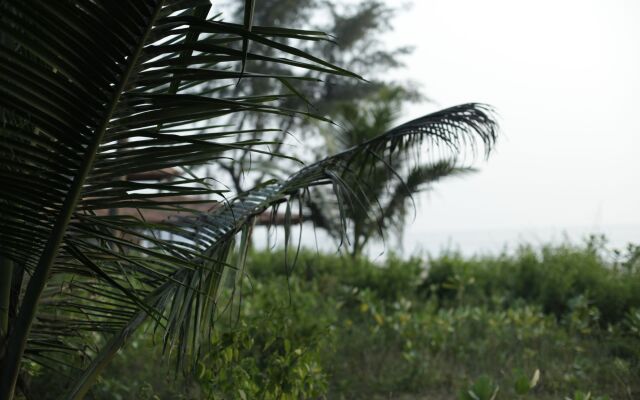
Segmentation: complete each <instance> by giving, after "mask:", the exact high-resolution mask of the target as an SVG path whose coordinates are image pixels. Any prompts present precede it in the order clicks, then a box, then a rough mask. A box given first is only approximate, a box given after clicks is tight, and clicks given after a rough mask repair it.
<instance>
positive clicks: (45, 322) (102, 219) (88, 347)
mask: <svg viewBox="0 0 640 400" xmlns="http://www.w3.org/2000/svg"><path fill="white" fill-rule="evenodd" d="M253 3H254V2H253V1H251V0H247V1H245V10H244V16H243V21H242V23H239V24H234V23H226V22H222V21H221V20H220V19H219V16H217V15H216V13H215V12H214V10H212V6H211V3H210V2H209V1H208V0H164V1H162V0H140V1H135V2H133V1H132V2H113V1H110V0H69V1H65V2H56V3H55V4H54V3H52V2H48V1H34V2H24V1H18V0H9V1H3V2H0V20H1V23H0V53H1V54H2V57H0V71H1V73H0V155H1V156H0V160H1V161H0V283H1V284H0V398H1V399H3V400H4V399H6V400H11V399H12V398H14V395H15V388H16V385H17V386H18V387H20V388H21V389H22V390H23V391H24V392H26V391H27V386H28V384H27V383H26V379H23V378H24V372H25V371H26V369H28V368H30V367H31V366H32V365H33V364H34V363H35V364H38V365H40V366H42V367H45V368H51V369H52V370H54V371H56V372H59V373H61V374H62V378H64V379H65V380H66V381H68V382H69V383H68V386H67V387H68V393H67V394H66V396H65V398H69V399H80V398H83V397H84V394H85V393H86V392H87V390H88V389H89V387H90V386H91V384H92V382H94V381H95V379H96V377H97V376H98V375H99V373H100V371H102V369H104V368H105V366H106V365H107V364H108V363H109V361H110V360H111V359H112V358H113V357H114V355H115V354H116V353H117V352H118V350H119V349H120V348H122V346H123V345H124V344H125V343H126V341H127V339H128V338H129V337H130V336H131V333H132V332H133V331H135V330H136V329H138V328H139V327H140V326H141V325H142V324H143V322H145V321H147V320H149V321H150V322H152V323H153V325H155V327H156V330H157V331H158V332H160V333H161V334H162V337H163V340H162V345H163V348H164V349H165V350H166V351H169V352H171V353H172V354H173V355H175V358H176V359H177V365H176V367H177V368H178V369H190V368H192V367H193V366H195V365H197V360H198V359H199V357H200V356H201V355H202V354H203V352H204V351H206V346H207V344H208V343H209V336H210V332H211V329H212V327H213V325H214V323H215V321H216V318H217V316H218V313H219V310H218V306H219V304H224V303H221V302H223V300H224V299H223V298H222V297H221V296H222V295H223V293H225V291H224V290H223V289H224V285H225V282H227V279H225V276H226V272H227V271H229V270H232V271H242V266H243V262H244V253H245V252H246V249H247V244H248V242H249V237H250V234H251V227H252V221H253V219H254V217H255V216H257V215H259V214H261V213H263V212H264V211H265V210H266V209H268V208H270V207H274V206H277V205H279V204H283V203H284V204H285V205H286V207H287V209H290V208H291V207H292V206H293V204H297V203H299V202H300V201H301V200H300V199H302V198H304V197H305V196H307V195H308V194H309V188H310V187H314V186H318V185H329V186H331V187H333V188H334V189H335V190H336V191H337V192H338V193H340V199H341V202H343V203H344V202H350V203H363V202H364V200H363V199H362V196H361V195H360V194H359V193H358V192H357V191H355V190H353V189H352V188H350V187H349V185H350V183H349V182H353V181H352V180H350V178H349V176H350V175H351V174H352V173H353V172H354V171H360V173H364V171H366V170H368V169H371V168H374V166H375V165H376V164H378V163H381V162H382V160H385V159H387V158H388V157H391V156H392V155H393V154H396V153H398V152H402V151H406V149H408V148H410V147H415V146H419V144H420V143H427V144H435V145H437V146H440V147H442V146H445V147H447V146H448V147H453V148H456V146H457V145H461V144H464V143H468V142H473V141H479V142H481V143H483V144H485V145H486V146H487V148H488V149H490V148H491V147H492V146H493V143H494V140H495V132H496V130H495V124H494V122H493V120H492V118H491V116H490V113H488V110H487V108H486V107H484V106H481V105H477V104H466V105H461V106H458V107H454V108H450V109H447V110H443V111H441V112H438V113H434V114H430V115H427V116H425V117H422V118H419V119H417V120H414V121H411V122H408V123H405V124H402V125H400V126H399V127H396V128H393V129H391V130H389V131H388V132H385V133H383V134H382V135H380V136H377V137H375V138H372V139H369V140H367V141H364V142H362V143H360V144H359V145H358V146H356V147H352V148H350V149H347V150H344V151H342V152H339V153H337V154H334V155H331V156H329V157H326V158H324V159H322V160H319V161H318V162H316V163H313V164H310V165H307V166H305V167H304V168H297V169H292V168H290V169H289V175H288V177H285V178H283V179H279V180H278V179H272V180H267V181H263V182H260V183H259V184H258V185H256V186H255V187H254V188H251V189H249V190H246V191H242V192H239V193H229V191H228V190H226V189H225V188H224V187H222V186H221V185H219V184H217V181H216V179H215V178H216V177H206V176H200V174H201V173H202V171H203V170H204V168H201V167H202V166H204V165H207V163H210V162H212V161H215V160H220V159H223V158H225V157H229V154H230V152H233V151H235V150H238V149H240V150H247V151H251V152H254V153H256V154H267V155H269V156H271V155H274V156H276V158H275V159H277V160H279V159H290V158H291V156H290V155H289V154H286V153H283V152H280V151H273V150H272V147H270V146H272V145H273V142H272V141H271V140H269V139H268V138H265V137H263V136H262V135H260V133H262V132H264V129H257V128H255V127H254V128H251V127H249V128H245V129H238V128H234V127H232V126H228V125H227V124H226V123H227V122H228V118H229V116H230V115H233V114H238V115H242V114H246V113H250V112H251V113H255V112H259V113H263V114H267V115H272V116H274V117H278V116H286V117H289V116H292V115H295V116H299V117H304V118H319V119H323V117H322V116H317V115H314V114H312V113H310V112H308V111H307V110H306V109H292V108H290V107H287V106H286V105H285V104H286V101H287V100H288V98H289V95H283V94H280V92H275V93H274V92H270V91H267V92H265V93H251V94H246V95H229V94H228V93H227V92H226V91H225V89H226V88H227V87H228V86H229V85H238V86H241V85H244V84H246V83H247V82H251V81H252V80H263V79H267V80H269V79H270V80H274V81H276V82H283V81H286V82H287V84H286V85H285V86H286V87H293V84H294V83H295V82H297V81H303V82H306V81H308V80H309V79H311V78H310V77H308V76H306V75H305V74H304V71H306V70H310V69H311V70H314V71H317V72H322V73H323V74H327V75H340V76H345V77H351V78H355V79H358V78H359V77H358V76H357V75H355V74H353V73H351V72H349V71H346V70H344V69H342V68H340V67H337V66H335V65H334V64H332V63H331V62H328V61H326V60H324V59H322V58H320V57H317V56H314V55H312V54H310V53H308V52H305V51H303V50H301V49H300V48H299V47H295V46H289V45H287V44H286V43H285V42H287V41H290V40H295V41H298V42H300V43H305V42H308V41H318V40H320V41H327V40H329V37H327V36H326V35H325V34H324V33H322V32H317V31H304V30H297V29H286V28H283V27H279V26H276V27H265V26H256V25H255V24H254V23H253V15H254V4H253ZM264 48H268V49H270V50H269V52H262V51H261V49H264ZM272 51H275V53H276V54H277V55H274V54H273V53H272ZM256 60H260V61H261V62H270V63H274V64H276V65H277V64H281V65H290V66H295V67H296V70H297V71H298V72H297V73H295V74H293V75H288V76H282V75H279V74H277V73H274V74H265V73H259V72H256V71H254V70H253V69H252V63H253V62H254V61H256ZM294 72H295V71H294ZM270 87H271V86H270ZM247 132H249V133H250V134H251V139H246V136H245V134H246V133H247ZM425 140H426V142H425ZM434 149H435V147H434ZM382 164H384V162H382ZM163 169H164V170H169V171H173V172H172V174H174V176H173V177H172V179H169V180H165V181H161V182H159V181H150V180H137V179H136V178H135V177H136V176H139V174H144V173H150V172H154V171H158V170H163ZM178 197H179V198H180V200H177V198H178ZM203 197H208V198H207V199H206V200H203ZM210 198H217V199H219V203H218V206H217V207H215V208H212V209H211V210H210V211H208V212H202V211H199V210H198V209H197V207H192V205H193V204H197V203H200V202H202V201H207V202H210V201H211V199H210ZM108 209H111V210H116V211H118V210H130V209H135V210H138V211H139V213H138V215H137V216H136V215H135V214H132V213H129V212H126V213H118V212H113V213H105V212H104V210H108ZM148 210H163V211H168V212H170V213H171V214H178V215H177V216H175V217H171V218H167V219H165V220H163V221H153V222H151V221H147V220H146V219H145V217H144V215H145V211H148ZM228 292H232V290H229V291H228ZM62 378H61V379H62Z"/></svg>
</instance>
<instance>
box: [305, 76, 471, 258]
mask: <svg viewBox="0 0 640 400" xmlns="http://www.w3.org/2000/svg"><path fill="white" fill-rule="evenodd" d="M411 96H412V94H411V93H407V91H406V90H405V89H403V88H401V87H385V88H383V89H380V90H379V91H378V92H377V93H375V94H373V95H371V96H369V97H368V98H365V99H363V100H360V101H352V102H341V103H339V104H337V106H336V110H335V112H334V114H333V118H334V121H336V123H337V124H338V125H339V126H340V128H339V129H337V130H336V129H332V130H331V132H328V131H325V138H326V147H325V151H324V152H323V153H322V154H319V156H320V157H323V156H324V154H325V153H326V154H333V153H337V152H340V151H344V150H345V149H348V148H352V147H355V146H359V145H361V144H362V143H365V142H366V141H368V140H371V139H372V138H374V137H376V136H378V135H380V134H381V133H382V132H387V131H388V130H389V129H391V128H392V127H393V126H394V123H396V121H397V118H398V117H399V115H400V113H401V109H402V104H403V103H404V102H406V101H407V100H410V99H411ZM383 161H384V162H383V163H380V164H378V165H376V166H375V167H372V168H369V169H359V170H357V171H354V172H353V173H351V174H349V175H347V176H346V178H345V180H346V182H347V185H348V186H349V187H351V188H353V190H356V191H357V192H358V196H357V199H358V202H357V203H353V202H344V204H343V205H342V210H340V209H339V207H338V201H339V200H337V201H336V198H335V196H333V194H331V195H329V193H328V191H327V190H324V188H320V189H315V190H314V192H313V195H312V196H310V197H309V200H308V201H307V207H308V208H309V210H310V212H311V220H312V221H313V222H314V225H315V226H316V227H317V228H321V229H324V230H326V231H327V232H328V233H329V234H330V235H332V236H333V237H334V238H336V239H338V240H340V241H341V243H342V242H343V241H346V242H347V244H348V245H349V248H350V254H351V256H352V257H357V256H358V255H360V254H361V253H362V251H363V249H364V247H365V246H366V245H367V243H369V242H370V240H371V239H384V237H385V233H386V232H388V231H393V232H395V233H396V234H397V236H398V237H399V238H401V236H402V232H403V230H404V225H405V222H406V218H407V216H408V213H409V211H410V210H411V202H412V201H413V198H412V196H413V195H414V194H416V193H418V192H420V191H422V190H425V189H428V188H430V185H431V184H432V183H434V182H436V181H437V180H439V179H442V178H444V177H449V176H453V175H460V174H462V173H467V172H470V171H471V168H464V167H460V166H458V163H457V161H456V159H455V155H454V154H451V155H450V157H446V156H445V157H444V158H442V159H438V160H436V161H433V162H427V163H419V162H417V161H419V154H416V149H415V148H413V149H411V148H408V147H407V148H401V149H399V150H398V151H396V152H395V154H394V156H393V157H389V158H387V159H385V160H383ZM341 211H342V212H341ZM341 214H342V215H341ZM342 217H346V220H347V222H348V225H349V226H348V227H347V226H344V220H343V218H342ZM345 234H346V236H345ZM342 244H344V243H342Z"/></svg>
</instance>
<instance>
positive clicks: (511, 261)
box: [35, 238, 640, 399]
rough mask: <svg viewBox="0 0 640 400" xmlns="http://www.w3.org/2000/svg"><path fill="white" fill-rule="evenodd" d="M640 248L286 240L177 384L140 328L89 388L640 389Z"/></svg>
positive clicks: (186, 392)
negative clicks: (439, 250)
mask: <svg viewBox="0 0 640 400" xmlns="http://www.w3.org/2000/svg"><path fill="white" fill-rule="evenodd" d="M639 255H640V252H639V251H638V248H637V247H634V246H630V247H629V248H628V249H626V251H624V252H612V251H607V250H606V247H605V246H604V244H603V242H602V240H600V239H598V238H592V239H591V240H590V241H588V242H587V243H586V244H584V245H571V244H563V245H554V246H551V245H549V246H543V247H540V248H535V247H531V246H523V247H521V248H520V249H519V250H517V251H516V252H514V253H513V254H501V255H492V256H482V257H472V258H465V257H463V256H461V255H459V254H456V253H445V254H442V255H440V256H438V257H433V258H413V259H411V260H408V261H402V260H400V259H398V258H396V257H393V256H390V257H388V259H387V260H386V261H384V262H378V263H376V262H372V261H370V260H368V259H365V258H358V259H356V260H352V259H349V258H344V257H340V256H339V255H332V254H316V252H315V251H303V252H301V254H300V256H299V258H298V260H297V263H296V264H295V267H294V268H293V270H287V269H286V266H285V265H287V264H289V265H290V263H285V262H284V254H283V253H282V252H252V253H251V254H250V257H249V260H248V264H247V265H248V268H249V271H248V274H247V276H246V277H245V278H244V279H243V280H242V283H243V287H242V293H241V294H240V293H239V292H236V296H235V299H236V302H235V303H234V304H232V305H231V306H229V307H228V308H227V312H226V314H224V315H223V316H222V317H221V319H220V322H221V324H220V325H219V327H222V326H226V328H227V329H226V330H225V329H224V328H221V329H219V330H218V331H215V332H214V337H213V339H212V343H211V349H210V353H209V354H210V355H209V356H207V357H205V358H203V359H201V360H200V361H199V362H200V368H199V371H198V373H197V374H196V375H195V376H193V377H190V378H185V377H182V376H181V375H180V374H178V379H179V382H180V384H179V385H175V382H174V379H175V376H176V375H175V371H174V370H173V369H172V366H173V365H172V364H171V363H170V362H165V363H162V362H160V361H158V362H149V360H153V359H154V357H158V358H156V359H157V360H160V359H159V350H157V349H156V350H154V349H153V348H152V347H151V345H150V342H151V339H149V338H148V336H143V335H141V336H139V337H138V338H137V339H135V340H134V341H133V342H132V343H131V345H130V346H129V347H128V348H127V349H126V350H125V352H124V353H123V354H122V355H120V356H118V358H117V359H116V360H115V361H114V363H113V365H112V367H110V369H109V370H108V371H107V373H106V374H105V376H104V378H103V379H102V380H101V382H100V383H99V385H98V386H97V387H96V388H95V389H94V390H93V392H92V394H91V396H92V398H95V399H112V398H122V399H128V398H133V397H131V396H135V398H141V399H144V398H150V399H151V398H194V399H196V398H198V399H199V398H223V399H227V398H228V399H231V398H267V399H270V398H282V399H287V398H290V399H297V398H329V399H372V398H373V399H375V398H380V399H388V398H400V399H474V398H480V399H485V398H486V399H489V398H492V396H494V395H495V398H496V399H511V398H530V399H559V398H563V399H564V398H569V399H585V398H587V394H588V393H590V395H591V398H592V399H597V398H602V399H604V398H609V399H633V398H637V396H639V395H640V378H639V377H640V266H639V265H638V259H639ZM289 256H290V257H291V254H289ZM240 302H241V303H242V304H241V305H240V304H239V303H240ZM145 337H147V339H144V338H145ZM536 371H539V378H538V379H537V384H536V385H535V387H533V388H529V386H530V383H531V379H532V378H534V375H536ZM35 379H36V381H37V380H38V379H40V380H44V379H46V374H41V375H40V376H39V377H36V378H35ZM473 396H476V397H473Z"/></svg>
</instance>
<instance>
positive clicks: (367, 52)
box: [218, 0, 419, 191]
mask: <svg viewBox="0 0 640 400" xmlns="http://www.w3.org/2000/svg"><path fill="white" fill-rule="evenodd" d="M260 5H261V6H260V7H259V8H258V9H256V10H255V14H254V22H255V24H256V25H257V26H260V25H264V26H272V25H278V24H282V25H284V26H291V25H294V26H301V27H304V28H306V29H311V30H319V31H323V32H329V33H330V34H331V36H332V39H333V40H332V41H326V40H324V41H323V40H318V41H307V42H301V41H300V40H296V39H295V38H288V39H286V43H287V44H289V45H292V46H296V47H299V48H300V49H303V50H304V51H306V52H309V53H311V54H315V55H318V56H321V57H322V58H323V59H324V60H327V61H329V62H331V63H334V64H336V65H345V66H348V68H349V69H350V70H351V71H353V72H356V73H358V74H359V75H361V76H364V77H365V78H366V79H368V81H367V82H364V81H359V80H354V79H343V77H340V76H329V75H327V74H326V73H324V72H325V71H323V70H322V68H315V69H308V70H307V71H306V72H304V76H305V77H306V78H308V80H306V81H304V80H303V81H297V82H296V85H295V87H294V86H293V85H291V82H290V81H289V80H288V79H286V78H281V79H279V80H273V79H254V80H251V81H250V82H247V83H245V84H243V85H238V86H234V87H229V88H228V90H230V91H231V92H232V93H234V94H235V95H242V96H260V95H262V94H264V93H273V92H274V91H285V92H288V93H289V97H287V98H285V99H283V100H282V102H281V105H282V107H283V108H285V109H299V108H301V107H302V108H305V107H306V109H307V111H308V113H309V114H310V116H311V115H313V116H318V117H322V118H325V117H326V118H329V119H331V118H332V117H333V115H334V113H335V112H336V111H337V110H338V109H339V108H340V107H341V105H342V104H344V103H350V102H355V101H359V100H362V99H365V98H367V97H369V96H371V95H374V94H375V93H377V92H378V91H379V90H380V89H381V88H384V87H387V86H389V85H391V86H399V83H398V82H391V81H389V80H388V79H387V80H383V79H381V76H383V74H384V73H386V72H388V71H389V70H391V69H394V68H398V67H400V66H402V65H403V62H402V61H403V56H405V55H407V54H409V53H410V52H411V49H410V48H409V47H400V48H391V49H389V48H387V47H385V45H384V43H383V42H382V40H381V38H382V37H384V34H385V33H386V32H388V31H389V30H390V29H391V21H392V19H393V16H394V14H395V13H396V10H395V9H393V8H391V7H389V6H388V5H386V4H385V3H384V2H383V1H379V0H361V1H359V2H357V3H353V4H351V5H345V4H344V2H341V1H335V0H301V1H296V0H265V1H261V2H260ZM228 6H229V7H230V8H231V9H232V10H233V15H234V18H235V19H241V18H242V15H243V5H242V4H240V3H239V2H237V1H233V2H231V3H229V4H228ZM252 49H255V50H259V51H260V52H261V54H266V55H269V56H272V57H276V56H277V49H273V48H268V47H266V46H261V45H259V44H252ZM246 68H247V71H250V72H258V73H261V74H266V75H276V74H277V75H279V76H282V77H286V76H294V75H296V72H297V71H298V70H299V67H297V66H295V65H291V64H283V63H274V62H273V61H272V60H270V59H266V58H252V57H249V60H248V62H247V66H246ZM298 75H299V73H298ZM320 78H321V79H322V82H323V84H322V85H318V84H317V79H320ZM405 91H406V92H407V94H411V96H410V98H411V99H412V100H415V99H418V98H419V96H418V93H417V92H415V91H414V92H412V93H410V92H411V90H410V89H409V88H405ZM408 98H409V97H408ZM310 116H301V115H296V116H293V115H292V116H290V117H287V116H285V117H284V118H282V117H281V116H280V117H279V118H274V116H271V115H265V114H264V113H251V112H248V113H245V114H243V115H238V116H232V118H233V123H235V124H239V125H240V126H241V127H247V128H250V129H256V130H263V129H264V128H265V127H266V126H269V127H274V126H278V127H279V131H277V132H271V138H272V139H273V141H274V142H276V143H274V145H273V148H272V150H273V152H274V153H278V152H280V151H282V149H283V146H284V147H287V151H288V152H291V148H292V147H296V148H297V152H296V154H297V156H298V157H299V158H300V159H302V160H303V161H309V159H310V157H309V148H308V146H304V145H301V143H302V142H301V141H302V140H304V139H308V138H310V137H317V136H318V135H317V133H318V130H319V126H321V125H319V123H318V119H317V118H312V117H310ZM274 122H276V123H277V125H274ZM260 134H261V135H263V136H262V137H264V132H261V133H260ZM292 135H293V137H294V138H296V139H298V141H296V139H291V136H292ZM246 136H247V139H254V138H255V133H252V134H247V135H246ZM287 143H289V144H292V145H293V146H289V145H287ZM273 160H274V157H273V156H272V155H263V156H261V155H256V154H255V153H253V154H252V153H251V152H247V151H244V150H240V151H237V152H236V153H235V154H234V156H233V157H232V159H229V160H219V163H218V166H219V167H220V168H222V169H223V170H225V171H226V172H227V173H228V174H229V177H230V180H231V183H232V184H233V187H234V189H235V190H237V191H242V190H245V189H246V188H249V187H253V186H254V185H255V184H256V183H257V182H260V181H262V180H263V179H265V178H266V177H268V176H282V174H283V173H284V172H286V169H285V170H284V171H283V170H282V169H281V168H282V166H283V164H282V162H279V163H277V164H274V163H273ZM249 170H253V171H254V173H253V175H250V174H247V171H249ZM258 171H261V172H258Z"/></svg>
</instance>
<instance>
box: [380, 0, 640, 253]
mask: <svg viewBox="0 0 640 400" xmlns="http://www.w3.org/2000/svg"><path fill="white" fill-rule="evenodd" d="M389 4H390V5H401V4H406V2H404V1H397V2H393V1H389ZM637 21H640V2H637V1H624V0H612V1H607V2H604V1H585V0H582V1H577V0H575V1H574V0H570V1H568V0H564V1H550V0H542V1H537V2H514V1H507V0H488V1H482V2H479V1H473V0H420V1H416V2H415V4H414V5H413V7H412V8H411V9H408V10H406V11H403V12H400V13H398V16H397V18H396V20H395V22H394V23H393V26H394V27H395V31H394V32H393V33H392V34H390V35H387V38H386V41H387V43H388V44H389V45H390V46H402V45H413V46H415V52H414V54H413V55H411V56H409V57H407V59H406V61H407V69H406V70H404V71H401V72H400V73H397V75H398V77H399V78H401V79H407V78H408V79H411V80H415V81H417V82H418V83H419V84H421V85H422V87H423V88H424V91H425V94H426V95H427V96H428V97H429V98H430V99H432V100H434V104H421V105H416V106H412V107H410V108H409V109H408V112H407V114H406V117H407V118H406V119H409V118H413V117H417V116H419V115H421V114H425V113H428V112H431V111H434V110H436V109H438V108H442V107H447V106H451V105H454V104H458V103H464V102H483V103H488V104H491V105H492V106H494V107H495V108H496V109H497V111H498V113H499V115H500V120H501V125H502V135H501V138H500V140H499V143H498V147H497V151H496V152H495V153H494V154H493V155H492V156H491V158H490V160H489V161H488V163H483V162H480V163H476V165H477V166H478V167H480V169H481V171H480V172H479V173H477V174H475V175H470V176H468V177H466V178H464V179H455V178H454V179H451V180H448V181H447V180H444V181H442V182H441V183H439V184H437V185H436V186H435V190H434V191H432V192H430V193H429V194H428V195H426V196H422V197H421V199H420V208H419V211H418V217H417V219H416V220H415V222H413V224H411V226H410V227H408V231H407V234H406V237H405V238H406V240H407V241H408V243H407V244H408V246H405V248H406V250H409V251H411V250H414V249H415V248H416V246H417V247H418V248H419V247H420V246H419V245H420V236H422V237H425V234H427V233H429V234H430V236H429V240H430V244H429V245H428V247H433V241H443V243H444V241H448V240H452V241H454V242H455V240H456V239H455V235H453V236H451V234H450V233H451V232H461V231H475V232H478V234H479V235H481V234H482V232H489V231H502V232H504V231H513V232H514V235H512V236H513V237H514V238H516V237H517V235H518V232H527V231H530V230H531V229H547V228H550V227H552V228H553V229H556V230H557V229H565V228H566V229H568V230H569V231H571V230H574V228H575V227H581V228H580V229H578V231H580V232H582V231H589V230H591V231H606V230H610V229H611V227H613V226H626V228H624V229H623V230H624V231H625V232H627V233H626V235H627V237H626V240H628V241H635V242H638V241H640V240H639V239H640V185H639V183H640V179H639V178H640V157H639V155H640V118H638V117H637V116H638V113H639V111H640V25H638V24H637ZM629 226H633V227H635V229H630V228H629ZM438 233H441V235H438ZM445 233H446V234H445Z"/></svg>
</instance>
